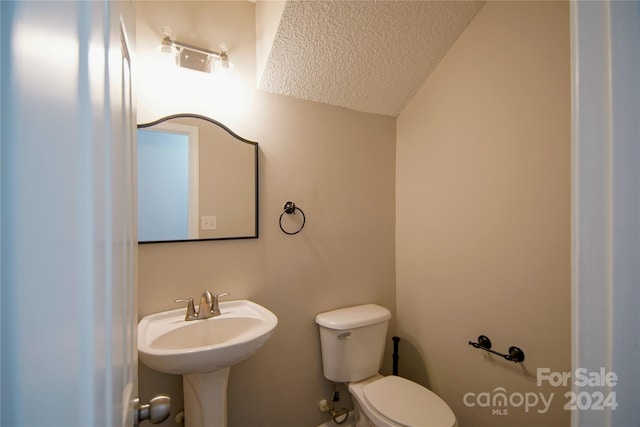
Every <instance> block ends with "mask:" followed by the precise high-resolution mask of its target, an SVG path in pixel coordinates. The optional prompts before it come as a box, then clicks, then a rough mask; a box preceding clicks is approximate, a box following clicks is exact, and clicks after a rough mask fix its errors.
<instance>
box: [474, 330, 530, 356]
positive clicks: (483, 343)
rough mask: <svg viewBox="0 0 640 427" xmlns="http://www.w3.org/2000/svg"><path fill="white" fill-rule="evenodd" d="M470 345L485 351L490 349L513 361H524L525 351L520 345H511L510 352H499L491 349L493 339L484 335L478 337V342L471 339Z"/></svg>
mask: <svg viewBox="0 0 640 427" xmlns="http://www.w3.org/2000/svg"><path fill="white" fill-rule="evenodd" d="M469 345H471V346H473V347H475V348H479V349H481V350H484V351H488V352H489V353H492V354H495V355H498V356H500V357H504V358H505V359H507V360H509V361H511V362H516V363H519V362H522V361H524V351H522V350H521V349H520V348H518V347H515V346H511V347H509V354H503V353H498V352H497V351H495V350H491V340H490V339H489V338H488V337H486V336H484V335H480V336H479V337H478V342H471V341H469Z"/></svg>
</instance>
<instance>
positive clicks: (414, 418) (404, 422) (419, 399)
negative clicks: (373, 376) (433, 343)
mask: <svg viewBox="0 0 640 427" xmlns="http://www.w3.org/2000/svg"><path fill="white" fill-rule="evenodd" d="M363 395H364V398H365V400H366V403H367V404H368V405H370V406H371V408H373V409H375V410H376V411H377V412H379V413H380V414H381V415H383V416H384V417H386V418H387V419H389V420H390V421H392V422H394V423H397V424H399V425H401V426H406V427H418V426H419V427H453V426H455V425H456V418H455V415H454V414H453V411H451V408H449V406H448V405H447V404H446V403H445V402H444V400H442V399H441V398H440V397H438V395H436V394H435V393H433V392H432V391H431V390H429V389H427V388H425V387H422V386H421V385H419V384H416V383H414V382H413V381H409V380H407V379H405V378H402V377H397V376H388V377H383V378H381V379H378V380H375V381H372V382H370V383H368V384H366V385H365V386H364V387H363Z"/></svg>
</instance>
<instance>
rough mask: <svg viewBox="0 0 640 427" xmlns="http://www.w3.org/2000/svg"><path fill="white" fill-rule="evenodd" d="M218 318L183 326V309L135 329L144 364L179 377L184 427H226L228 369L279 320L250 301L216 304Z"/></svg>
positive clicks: (155, 316) (147, 320)
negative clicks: (218, 306)
mask: <svg viewBox="0 0 640 427" xmlns="http://www.w3.org/2000/svg"><path fill="white" fill-rule="evenodd" d="M220 312H221V314H220V315H219V316H216V317H211V318H208V319H203V320H192V321H188V322H187V321H185V309H184V308H182V309H177V310H170V311H164V312H161V313H156V314H150V315H148V316H145V317H143V318H142V320H140V323H139V324H138V353H139V355H140V360H142V362H144V364H145V365H147V366H149V367H150V368H152V369H155V370H157V371H160V372H164V373H167V374H174V375H182V378H183V388H184V405H185V408H184V413H185V414H184V415H185V425H186V427H200V426H203V427H204V426H207V427H226V425H227V382H228V379H229V371H230V369H231V366H233V365H235V364H236V363H238V362H241V361H243V360H245V359H247V358H249V357H250V356H251V355H253V354H254V353H255V352H256V351H257V350H258V349H259V348H260V347H261V346H262V345H263V344H264V343H265V342H266V341H267V339H268V338H269V336H270V335H271V333H272V332H273V330H274V328H275V327H276V325H277V324H278V318H277V317H276V316H275V315H274V314H273V313H272V312H271V311H269V310H267V309H266V308H264V307H262V306H261V305H258V304H256V303H254V302H251V301H248V300H237V301H225V302H221V303H220Z"/></svg>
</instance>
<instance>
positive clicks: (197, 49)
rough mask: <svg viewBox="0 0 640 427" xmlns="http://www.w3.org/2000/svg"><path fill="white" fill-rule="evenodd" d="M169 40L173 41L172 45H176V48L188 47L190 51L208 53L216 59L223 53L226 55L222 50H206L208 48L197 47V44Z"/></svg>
mask: <svg viewBox="0 0 640 427" xmlns="http://www.w3.org/2000/svg"><path fill="white" fill-rule="evenodd" d="M171 42H172V43H173V45H174V46H176V47H177V48H178V49H188V50H190V51H192V52H197V53H200V54H202V55H209V56H212V57H214V58H216V59H220V58H221V57H222V56H223V55H224V56H226V53H224V52H215V51H213V50H208V49H203V48H201V47H197V46H193V45H190V44H187V43H183V42H179V41H176V40H171Z"/></svg>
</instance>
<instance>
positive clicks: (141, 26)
mask: <svg viewBox="0 0 640 427" xmlns="http://www.w3.org/2000/svg"><path fill="white" fill-rule="evenodd" d="M136 4H137V13H138V17H137V26H138V30H137V36H138V40H137V45H138V48H137V57H138V65H139V67H138V70H140V72H139V73H138V76H137V77H138V86H137V87H138V88H139V91H138V110H139V111H138V119H139V121H141V122H143V121H149V120H153V119H156V118H158V116H161V115H165V114H169V113H175V112H182V111H189V112H196V113H201V114H206V115H210V116H212V117H213V118H216V119H219V120H221V121H222V122H224V123H226V124H228V125H229V126H230V127H231V128H232V129H233V130H234V131H235V132H237V133H238V134H239V135H241V136H243V137H245V138H247V139H250V140H254V141H258V143H259V144H260V154H259V162H260V174H259V179H260V206H259V207H260V221H259V225H260V238H259V239H257V240H244V241H209V242H190V243H163V244H147V245H140V247H139V291H138V293H139V296H138V300H139V316H144V315H146V314H149V313H152V312H157V311H161V310H166V309H171V308H175V305H174V304H173V300H174V299H176V298H184V297H194V298H197V297H198V295H200V293H201V292H202V291H203V290H204V289H210V290H211V291H216V292H220V291H229V292H231V294H232V296H231V298H234V299H243V298H248V299H251V300H253V301H255V302H257V303H259V304H262V305H264V306H265V307H267V308H269V309H270V310H272V311H273V312H274V313H275V314H276V315H277V316H278V319H279V325H278V327H277V329H276V331H275V333H274V335H273V336H272V338H271V339H270V341H269V342H267V344H266V345H265V346H264V347H263V348H262V349H261V350H260V351H258V353H256V354H255V355H254V356H253V357H252V358H251V359H249V360H247V361H245V362H242V363H240V364H239V365H236V366H235V367H233V368H232V370H231V375H230V384H229V395H228V397H229V426H230V427H247V426H261V427H283V426H301V427H312V426H316V425H318V424H321V423H322V422H324V421H326V420H327V419H328V418H327V416H326V414H322V413H320V412H319V411H318V409H317V404H318V401H319V400H320V399H323V398H326V399H329V398H330V397H331V391H332V386H331V384H330V383H329V382H328V381H326V380H325V379H324V377H323V376H322V365H321V358H320V344H319V336H318V331H317V326H316V325H315V323H314V317H315V315H316V314H317V313H319V312H322V311H326V310H329V309H333V308H338V307H344V306H348V305H354V304H360V303H367V302H376V303H378V304H382V305H384V306H386V307H388V308H390V309H391V310H392V311H394V314H395V286H394V282H395V264H394V256H395V254H394V245H395V243H394V233H395V230H394V224H395V211H394V198H395V187H394V181H395V178H394V176H395V133H396V129H395V119H393V118H390V117H382V116H376V115H371V114H363V113H357V112H353V111H349V110H345V109H342V108H336V107H330V106H326V105H321V104H315V103H311V102H306V101H299V100H294V99H291V98H287V97H283V96H276V95H270V94H266V93H259V92H256V91H255V90H254V89H253V88H254V87H255V40H254V39H255V25H254V5H253V3H251V2H137V3H136ZM163 25H169V26H171V27H173V28H174V31H175V33H176V34H177V36H178V39H179V40H181V39H182V40H184V41H185V42H187V43H193V44H198V45H200V46H202V47H211V48H216V47H217V44H218V43H219V42H221V41H225V42H226V43H227V44H228V45H229V48H230V54H229V55H230V59H231V61H233V62H234V63H235V65H236V70H237V71H238V76H239V79H240V80H246V82H247V84H246V85H244V87H243V89H244V90H245V91H246V93H245V95H246V97H245V99H246V100H247V104H246V105H247V106H246V107H245V108H244V109H240V110H237V111H235V112H233V111H232V112H230V111H228V110H226V109H225V107H224V105H218V104H216V102H218V101H217V98H216V96H214V95H212V94H211V93H208V92H207V90H206V89H207V88H206V83H205V84H203V86H202V88H200V90H198V88H195V90H192V89H191V88H190V87H189V86H188V83H189V82H187V81H185V80H184V77H175V78H174V80H171V81H169V82H166V83H167V85H169V84H170V85H173V87H168V86H161V87H158V86H154V83H153V81H152V78H153V77H154V76H153V75H150V74H149V73H152V74H153V72H154V71H153V68H152V67H151V66H150V65H151V61H152V60H153V58H152V57H153V55H149V54H148V51H149V50H152V49H153V47H154V46H155V45H156V44H157V43H158V42H159V40H160V36H161V29H162V26H163ZM181 35H182V36H183V37H180V36H181ZM208 44H210V46H207V45H208ZM189 77H190V78H191V80H193V79H195V78H196V77H195V76H193V75H189ZM181 91H182V92H181ZM288 200H292V201H294V202H295V203H296V204H297V205H299V206H300V207H301V208H302V209H303V210H304V212H305V213H306V216H307V224H306V226H305V228H304V230H303V231H302V232H301V233H300V234H298V235H295V236H287V235H285V234H283V233H282V232H281V231H280V228H279V226H278V217H279V216H280V214H281V212H282V208H283V205H284V203H285V202H286V201H288ZM387 359H388V358H387ZM139 382H140V396H141V398H142V400H143V401H146V400H148V399H149V398H150V397H151V396H152V395H153V394H155V393H160V392H167V391H168V392H170V393H171V394H172V396H173V399H174V400H173V403H172V409H173V411H174V415H175V412H176V411H177V410H180V409H182V401H181V400H182V391H181V379H180V377H176V376H170V375H164V374H160V373H157V372H154V371H152V370H150V369H148V368H146V367H144V365H142V364H140V375H139ZM343 395H344V393H343ZM346 404H348V402H345V405H346ZM163 425H166V426H171V425H174V424H173V421H172V419H170V420H168V421H166V422H165V423H164V424H163Z"/></svg>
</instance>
